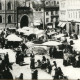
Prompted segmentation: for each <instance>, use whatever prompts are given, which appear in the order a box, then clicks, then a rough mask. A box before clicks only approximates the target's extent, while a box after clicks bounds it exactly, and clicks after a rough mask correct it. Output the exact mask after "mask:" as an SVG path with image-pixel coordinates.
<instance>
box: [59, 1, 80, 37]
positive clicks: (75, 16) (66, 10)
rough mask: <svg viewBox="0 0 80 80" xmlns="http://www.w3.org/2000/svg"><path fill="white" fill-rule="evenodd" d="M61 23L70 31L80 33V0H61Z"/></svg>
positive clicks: (61, 25)
mask: <svg viewBox="0 0 80 80" xmlns="http://www.w3.org/2000/svg"><path fill="white" fill-rule="evenodd" d="M59 3H60V14H59V16H60V20H59V25H58V26H60V27H62V28H65V29H66V31H67V32H68V33H73V32H74V33H76V34H78V35H79V34H80V0H59Z"/></svg>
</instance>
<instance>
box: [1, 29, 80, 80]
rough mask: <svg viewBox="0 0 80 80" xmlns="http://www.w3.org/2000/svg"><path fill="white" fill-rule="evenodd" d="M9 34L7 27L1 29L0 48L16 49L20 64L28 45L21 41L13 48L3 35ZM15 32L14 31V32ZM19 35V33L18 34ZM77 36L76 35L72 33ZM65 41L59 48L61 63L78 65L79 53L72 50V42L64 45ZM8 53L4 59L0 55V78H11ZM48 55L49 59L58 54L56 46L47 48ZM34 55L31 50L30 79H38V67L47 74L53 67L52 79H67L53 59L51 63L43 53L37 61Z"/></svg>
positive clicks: (21, 77)
mask: <svg viewBox="0 0 80 80" xmlns="http://www.w3.org/2000/svg"><path fill="white" fill-rule="evenodd" d="M9 34H10V31H9V30H8V29H7V30H6V31H5V30H4V31H2V32H1V34H0V48H2V49H3V48H6V49H8V48H10V49H12V50H14V51H16V57H15V58H16V64H19V65H20V66H22V65H23V64H24V58H25V57H28V55H27V54H26V50H27V49H28V47H27V46H26V45H25V42H24V41H23V42H21V43H19V44H18V47H17V49H16V48H14V46H11V45H9V44H7V42H6V40H5V37H7V36H8V35H9ZM15 34H16V32H15ZM65 34H66V36H68V34H67V33H65ZM18 36H19V34H18ZM74 36H75V37H76V39H78V38H77V36H76V35H74ZM20 37H21V38H23V36H22V35H20ZM46 37H47V38H50V37H49V36H48V35H46ZM70 38H72V36H70ZM65 43H67V40H65V42H64V43H63V44H62V46H60V47H61V50H62V51H63V52H62V55H61V56H62V57H61V58H63V65H64V66H68V65H73V67H80V55H78V54H77V52H76V51H75V50H73V47H72V46H71V45H72V42H70V43H71V44H67V45H65ZM8 56H9V55H8V53H7V54H6V55H4V59H2V58H1V56H0V79H13V75H12V73H11V72H10V70H12V65H13V64H12V63H10V62H9V57H8ZM49 56H50V59H53V58H56V56H59V55H58V51H57V48H56V47H55V46H53V47H50V48H49ZM35 59H36V58H35V55H34V53H33V52H32V53H31V54H30V69H31V71H32V79H36V80H37V79H38V69H41V70H43V71H46V72H47V73H48V74H51V73H52V71H53V67H55V69H54V71H55V72H54V73H55V74H54V75H53V79H67V77H66V76H65V75H64V73H63V71H62V69H61V67H58V66H57V63H56V61H53V64H51V61H50V59H48V58H46V57H45V55H43V56H42V60H40V59H38V60H37V62H36V61H35ZM23 76H24V75H23V73H21V74H20V76H19V79H23Z"/></svg>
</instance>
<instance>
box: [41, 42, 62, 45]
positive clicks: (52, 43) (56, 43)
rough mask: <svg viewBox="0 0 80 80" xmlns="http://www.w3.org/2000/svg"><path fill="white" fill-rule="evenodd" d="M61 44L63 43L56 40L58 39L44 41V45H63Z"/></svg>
mask: <svg viewBox="0 0 80 80" xmlns="http://www.w3.org/2000/svg"><path fill="white" fill-rule="evenodd" d="M61 44H62V43H60V42H56V41H48V42H45V43H43V44H42V45H44V46H58V45H61Z"/></svg>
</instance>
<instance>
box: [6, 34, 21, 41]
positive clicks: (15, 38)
mask: <svg viewBox="0 0 80 80" xmlns="http://www.w3.org/2000/svg"><path fill="white" fill-rule="evenodd" d="M6 39H7V40H8V41H22V39H21V38H20V37H18V36H17V35H15V34H11V35H9V36H7V37H6Z"/></svg>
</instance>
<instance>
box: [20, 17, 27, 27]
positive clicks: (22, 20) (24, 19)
mask: <svg viewBox="0 0 80 80" xmlns="http://www.w3.org/2000/svg"><path fill="white" fill-rule="evenodd" d="M24 26H28V17H27V16H26V15H24V16H23V17H22V19H21V22H20V27H21V28H22V27H24Z"/></svg>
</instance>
